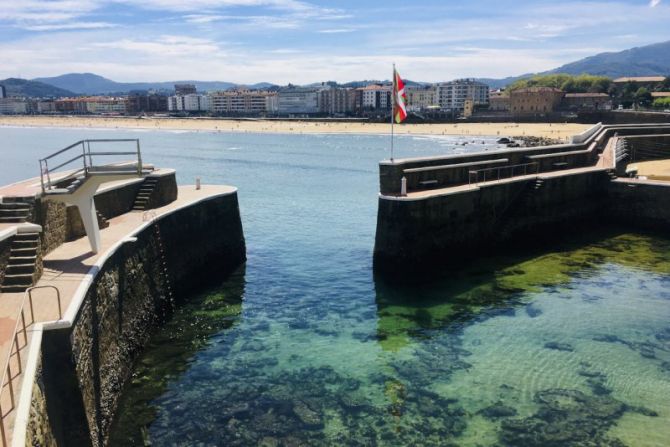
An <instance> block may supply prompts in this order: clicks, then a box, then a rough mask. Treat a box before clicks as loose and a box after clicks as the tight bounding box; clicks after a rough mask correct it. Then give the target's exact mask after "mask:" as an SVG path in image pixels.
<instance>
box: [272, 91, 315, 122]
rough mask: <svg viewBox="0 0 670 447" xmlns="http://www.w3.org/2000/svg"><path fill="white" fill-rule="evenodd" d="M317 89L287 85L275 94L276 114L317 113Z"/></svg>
mask: <svg viewBox="0 0 670 447" xmlns="http://www.w3.org/2000/svg"><path fill="white" fill-rule="evenodd" d="M318 96H319V89H318V88H312V87H295V86H292V85H289V86H288V87H285V88H282V89H280V90H279V92H278V93H277V112H278V113H279V114H281V115H293V114H296V115H309V114H316V113H319V100H318Z"/></svg>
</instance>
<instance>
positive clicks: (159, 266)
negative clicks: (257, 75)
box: [33, 193, 246, 446]
mask: <svg viewBox="0 0 670 447" xmlns="http://www.w3.org/2000/svg"><path fill="white" fill-rule="evenodd" d="M132 214H134V215H141V213H132ZM136 237H137V240H135V241H130V240H129V241H125V242H124V243H122V244H121V245H120V246H119V247H118V248H117V249H116V251H115V252H114V253H113V254H112V255H111V256H110V257H109V258H108V259H107V260H106V261H105V262H104V264H103V266H102V268H101V270H100V271H99V272H98V274H97V275H96V276H95V279H94V280H93V283H92V284H91V285H90V287H89V288H88V291H87V293H86V295H85V297H84V299H83V302H82V304H81V307H80V308H79V311H78V313H77V314H76V318H75V319H74V321H73V326H72V327H71V328H68V329H60V330H52V331H46V332H45V333H44V340H43V344H42V346H43V353H44V368H45V376H48V378H49V380H47V381H45V393H44V394H45V396H46V402H47V408H48V411H47V413H48V416H49V418H45V417H44V416H41V417H40V416H39V415H37V414H36V415H33V417H34V418H36V420H47V419H48V420H49V421H51V422H49V424H50V425H49V426H50V432H51V433H52V435H53V437H54V438H55V439H56V441H57V445H60V446H67V445H76V446H79V445H92V446H103V445H106V442H107V438H108V435H109V428H110V425H111V423H112V420H113V418H114V414H115V411H116V408H117V404H118V399H119V397H120V395H121V391H122V389H123V386H124V384H125V382H126V380H127V379H128V378H129V376H130V374H131V372H132V367H133V361H134V360H135V359H136V358H137V356H138V355H139V354H140V352H141V350H142V348H143V346H144V344H145V343H146V342H147V340H148V338H149V336H150V335H151V333H152V332H153V330H154V329H155V328H157V327H158V326H159V325H161V324H162V323H163V322H164V321H165V320H166V319H167V318H169V316H170V315H171V313H172V311H173V310H174V308H175V306H176V305H177V303H178V302H179V300H181V299H185V298H187V297H188V296H190V294H191V293H193V291H195V290H198V289H200V288H202V287H204V286H206V285H208V284H212V283H216V282H219V281H222V280H223V279H224V278H225V276H226V275H227V274H228V273H230V272H231V271H232V270H233V269H234V268H236V267H237V266H239V265H240V264H241V263H243V262H244V260H245V256H246V255H245V242H244V236H243V232H242V225H241V219H240V214H239V206H238V202H237V194H236V193H230V194H227V195H221V196H216V197H213V198H210V199H206V200H202V201H200V202H197V203H195V204H193V205H190V206H188V207H185V208H181V209H178V210H177V211H176V212H173V213H171V214H167V215H165V216H160V217H159V218H158V220H156V221H155V223H154V224H150V225H148V226H146V227H145V228H144V229H143V230H141V231H140V232H139V233H138V234H137V235H136ZM41 408H43V406H41V405H39V404H38V403H37V402H36V403H35V405H34V409H35V411H38V410H40V409H41ZM58 412H60V414H59V415H56V413H58ZM41 430H42V431H49V430H46V429H41Z"/></svg>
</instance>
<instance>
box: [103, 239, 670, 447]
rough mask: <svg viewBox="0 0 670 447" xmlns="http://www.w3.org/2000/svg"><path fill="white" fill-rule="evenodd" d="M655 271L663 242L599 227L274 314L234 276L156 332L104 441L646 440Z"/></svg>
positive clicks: (660, 361)
mask: <svg viewBox="0 0 670 447" xmlns="http://www.w3.org/2000/svg"><path fill="white" fill-rule="evenodd" d="M669 271H670V241H667V240H665V239H660V238H657V237H652V236H644V235H631V234H607V235H600V238H599V239H593V238H591V240H590V241H587V242H583V241H582V242H578V243H577V244H573V245H571V246H565V247H559V250H558V251H555V252H552V253H549V254H543V255H537V254H535V255H533V254H529V255H527V256H526V257H524V258H517V259H511V258H506V259H491V260H487V261H486V262H484V263H482V264H480V265H478V267H477V269H471V270H467V271H459V272H457V273H454V272H452V273H445V276H444V278H443V279H435V280H434V281H432V282H424V283H423V285H422V286H417V285H416V284H414V285H411V286H410V285H408V286H404V287H403V286H399V285H388V284H385V283H384V282H383V281H382V280H379V279H377V280H376V281H375V290H376V300H375V302H376V312H373V313H372V314H370V313H369V312H366V310H365V309H364V308H362V307H361V306H360V305H354V306H351V307H346V306H345V307H342V308H340V309H339V310H338V315H337V316H334V315H331V314H330V313H327V312H326V313H320V312H319V311H318V310H316V309H315V306H316V307H318V303H317V302H315V301H313V300H309V299H307V300H297V301H288V302H286V303H285V308H284V309H282V310H278V311H277V317H278V318H277V319H274V318H272V316H267V315H266V316H263V317H260V318H259V316H258V315H254V312H253V310H252V311H251V312H250V313H249V315H246V313H247V312H246V311H245V308H244V304H243V306H242V309H241V310H240V308H239V305H231V301H230V299H231V298H232V297H233V296H237V297H238V298H237V299H239V296H240V295H244V294H245V291H244V289H243V287H240V284H241V282H243V281H244V278H243V277H236V278H233V279H231V281H229V282H227V283H226V285H225V287H224V288H223V289H221V290H218V291H216V292H213V293H212V294H210V295H206V296H205V297H203V298H201V299H200V300H206V301H208V302H209V304H210V307H208V308H207V309H204V308H203V306H202V305H200V304H198V302H196V304H194V305H192V306H189V307H188V308H184V309H183V310H182V312H181V313H180V315H179V316H178V317H177V318H176V319H175V320H174V322H173V323H171V325H170V326H168V327H166V328H165V329H164V330H163V331H162V332H161V334H159V335H158V336H157V337H156V338H155V340H154V342H153V343H152V346H151V347H150V349H149V350H148V351H147V353H146V355H145V356H144V357H143V358H142V360H141V361H140V367H139V368H138V370H137V374H136V377H135V378H134V380H133V383H132V385H131V386H130V387H129V388H128V391H127V393H126V396H125V399H124V403H123V407H122V411H121V414H122V415H123V416H121V418H120V421H119V423H117V424H116V431H115V433H114V439H113V444H114V445H130V444H134V445H142V442H143V441H142V440H143V439H144V440H150V441H151V442H152V443H153V444H154V445H194V444H198V443H202V444H203V445H267V446H279V445H375V444H378V445H410V444H416V445H467V446H479V445H491V446H497V445H509V446H564V445H568V446H569V445H575V446H576V445H611V446H621V445H631V446H633V445H635V446H638V445H649V446H652V445H657V446H661V445H664V444H665V441H666V440H667V439H670V402H669V401H668V400H667V396H669V395H670V319H669V318H668V317H670V292H667V291H666V289H667V285H668V284H669V283H670V280H668V278H667V272H669ZM248 292H249V291H248V290H247V291H246V293H248ZM223 297H225V298H223ZM200 302H202V301H200ZM236 302H239V301H236ZM243 302H244V301H243ZM217 303H221V307H218V306H217ZM324 307H326V308H327V307H328V306H327V305H326V306H324ZM287 314H290V318H289V319H288V320H286V322H280V323H277V320H279V321H281V320H282V319H283V316H286V315H287ZM208 316H209V317H208ZM210 317H211V321H212V324H207V325H206V326H207V329H206V330H204V331H201V330H195V331H188V330H187V331H185V332H182V334H186V337H180V336H173V335H171V334H172V333H173V331H174V330H175V329H176V328H177V327H179V328H184V327H186V326H187V325H188V322H189V321H192V320H193V319H195V318H201V320H200V321H201V322H202V321H210ZM219 317H221V319H220V318H219ZM223 321H226V322H227V323H226V324H221V322H223ZM234 321H236V322H237V324H235V325H234V326H231V324H230V323H231V322H234ZM168 340H169V341H168Z"/></svg>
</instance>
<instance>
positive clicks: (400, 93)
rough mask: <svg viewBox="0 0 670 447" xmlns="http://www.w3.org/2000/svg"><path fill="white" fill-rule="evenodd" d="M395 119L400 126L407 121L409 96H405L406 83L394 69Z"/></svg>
mask: <svg viewBox="0 0 670 447" xmlns="http://www.w3.org/2000/svg"><path fill="white" fill-rule="evenodd" d="M393 117H394V119H395V122H396V123H398V124H400V123H402V122H403V121H405V119H407V94H405V83H404V82H403V81H402V79H401V78H400V75H399V74H398V72H397V71H396V70H395V68H394V69H393Z"/></svg>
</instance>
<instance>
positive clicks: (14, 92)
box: [0, 78, 76, 98]
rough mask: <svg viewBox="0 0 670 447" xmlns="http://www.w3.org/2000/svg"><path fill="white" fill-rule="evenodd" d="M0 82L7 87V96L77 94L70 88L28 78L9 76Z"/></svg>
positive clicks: (32, 96) (35, 96)
mask: <svg viewBox="0 0 670 447" xmlns="http://www.w3.org/2000/svg"><path fill="white" fill-rule="evenodd" d="M0 84H2V85H4V86H5V89H7V96H27V97H30V98H37V97H60V96H76V95H75V94H74V93H72V92H71V91H69V90H64V89H62V88H58V87H54V86H53V85H49V84H45V83H42V82H37V81H28V80H26V79H17V78H9V79H5V80H4V81H0Z"/></svg>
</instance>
